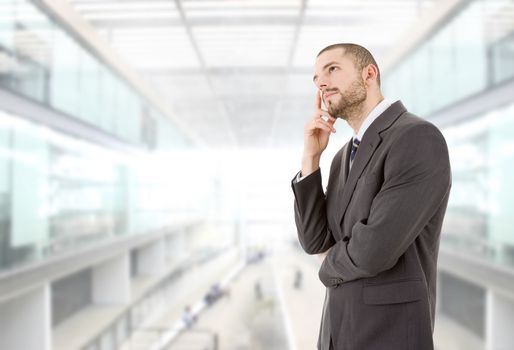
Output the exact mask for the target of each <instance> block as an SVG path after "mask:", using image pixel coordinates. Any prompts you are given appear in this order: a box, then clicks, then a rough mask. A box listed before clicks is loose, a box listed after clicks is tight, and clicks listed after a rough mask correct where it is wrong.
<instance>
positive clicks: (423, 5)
mask: <svg viewBox="0 0 514 350" xmlns="http://www.w3.org/2000/svg"><path fill="white" fill-rule="evenodd" d="M338 42H355V43H359V44H361V45H363V46H365V47H367V48H369V49H370V51H371V52H372V53H373V54H374V56H375V58H376V59H377V61H378V63H379V66H380V69H381V72H382V88H383V92H384V95H385V97H386V98H387V99H389V100H391V101H395V100H397V99H400V100H402V102H403V103H404V104H405V105H406V107H407V108H408V109H409V110H410V111H411V112H413V113H415V114H418V115H420V116H422V117H424V118H426V119H428V120H430V121H431V122H433V123H434V124H436V125H437V126H438V127H439V128H440V129H441V130H442V131H443V133H444V135H445V137H446V139H447V142H448V145H449V149H450V155H451V165H452V170H453V186H452V192H451V197H450V204H449V208H448V211H447V215H446V218H445V223H444V226H443V232H442V238H441V246H440V254H439V264H438V304H437V320H436V328H435V333H434V339H435V346H436V349H437V350H475V349H477V350H509V349H513V348H514V345H513V344H514V228H513V226H514V225H513V221H512V220H513V215H514V199H513V198H514V181H513V180H512V178H511V176H512V174H513V173H514V1H512V0H380V1H378V0H337V1H336V0H0V349H2V350H50V349H54V350H72V349H78V350H107V349H109V350H110V349H127V350H129V349H134V350H135V349H182V350H188V349H190V350H204V349H222V350H246V349H252V350H254V349H255V350H258V349H277V350H278V349H280V350H284V349H287V350H303V349H314V348H315V346H316V340H317V335H318V330H319V322H320V318H321V308H322V304H323V298H324V287H323V286H322V284H321V282H320V281H319V280H318V278H317V270H318V267H319V265H320V259H319V257H316V256H309V255H307V254H305V253H304V252H303V251H302V250H301V249H300V247H299V245H298V243H297V239H296V228H295V225H294V219H293V194H292V191H291V188H290V181H291V179H292V178H293V176H294V175H295V174H296V172H297V171H298V170H299V168H300V164H301V154H302V147H303V126H304V123H305V121H306V120H307V119H309V118H310V117H311V115H312V112H313V108H314V94H315V93H316V89H315V86H314V85H313V83H312V73H313V64H314V60H315V56H316V54H317V53H318V52H319V50H320V49H322V48H323V47H325V46H327V45H329V44H332V43H338ZM336 127H337V134H334V135H333V136H332V137H331V140H330V144H329V147H328V149H327V150H326V151H325V153H324V155H323V158H322V163H321V169H322V173H323V174H324V181H326V178H327V176H328V169H329V165H330V161H331V158H332V156H333V155H334V154H335V153H336V152H337V150H338V149H339V148H340V147H341V146H342V145H343V144H344V143H345V142H347V140H349V139H350V137H351V135H352V133H351V130H350V128H349V127H348V126H347V125H346V124H345V123H344V122H343V121H338V123H337V124H336ZM392 321H393V320H392Z"/></svg>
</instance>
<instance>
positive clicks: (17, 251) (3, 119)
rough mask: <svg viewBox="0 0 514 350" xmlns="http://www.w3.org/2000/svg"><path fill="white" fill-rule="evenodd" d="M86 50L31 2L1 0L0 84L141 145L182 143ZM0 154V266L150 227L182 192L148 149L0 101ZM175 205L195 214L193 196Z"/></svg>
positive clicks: (167, 147)
mask: <svg viewBox="0 0 514 350" xmlns="http://www.w3.org/2000/svg"><path fill="white" fill-rule="evenodd" d="M92 52H93V50H91V49H90V48H88V47H86V46H85V45H83V44H82V43H81V41H80V40H78V38H77V37H75V36H73V34H70V33H69V32H68V31H67V30H65V28H63V27H62V26H61V24H60V23H58V22H56V21H55V20H54V19H53V18H52V17H51V16H49V15H47V14H46V13H45V12H44V11H43V9H42V8H39V6H38V4H37V2H33V1H28V0H0V89H5V90H8V91H10V92H13V93H16V94H18V95H21V96H23V97H25V98H27V99H30V100H33V101H36V102H38V103H40V104H42V105H44V106H46V107H48V108H50V109H53V110H55V111H57V112H59V113H63V114H65V115H67V116H69V118H72V119H75V120H76V121H77V122H78V123H81V124H82V123H86V124H88V125H89V126H92V127H94V128H98V129H100V130H102V131H104V132H105V133H106V134H108V135H111V136H112V138H113V139H114V140H122V141H124V142H126V143H127V144H131V145H136V146H139V147H141V148H142V149H150V150H153V151H159V152H162V151H171V150H177V149H184V148H185V147H188V146H190V145H191V142H190V140H189V139H188V137H187V136H185V135H184V134H183V133H182V132H181V131H180V130H178V128H177V126H176V125H175V124H174V123H173V122H172V121H171V120H170V119H168V118H167V117H165V116H164V115H163V114H162V113H160V112H159V111H158V110H157V109H156V108H155V107H154V106H153V105H151V104H149V103H148V102H147V100H145V99H144V98H143V97H142V96H141V95H140V94H139V93H138V92H137V91H135V89H134V88H133V87H132V86H131V85H129V84H128V83H127V82H126V81H125V80H123V79H122V78H121V77H120V76H119V75H118V74H117V73H116V72H115V71H114V70H113V69H112V68H111V67H110V66H107V65H106V64H105V63H104V62H103V61H102V60H101V59H100V58H99V57H97V56H95V55H94V54H93V53H92ZM5 107H6V108H7V107H8V106H5ZM0 155H1V157H0V271H1V270H4V269H9V268H13V267H16V266H19V265H21V264H25V263H27V262H34V261H40V260H42V259H45V258H46V257H49V256H52V255H55V254H59V253H62V252H66V251H68V252H69V251H70V249H75V248H79V247H83V246H84V245H86V244H89V243H91V242H98V241H99V240H102V239H106V238H108V237H113V236H118V235H126V234H139V233H145V232H148V231H151V230H155V229H158V228H160V227H162V226H164V225H167V224H169V223H170V220H171V218H172V217H176V216H177V215H176V214H175V213H174V209H175V208H177V207H179V206H180V205H179V204H178V203H180V201H181V200H182V199H183V197H182V196H183V194H184V193H185V192H184V190H182V191H176V188H175V187H173V186H172V185H170V184H169V183H170V182H173V176H174V175H173V174H172V173H171V171H172V170H171V169H170V168H169V167H167V166H162V164H160V163H159V164H157V163H158V161H157V160H155V159H150V160H149V159H148V158H151V157H150V156H149V155H148V154H146V155H144V154H142V153H141V154H127V153H126V151H117V150H115V149H108V148H106V147H102V146H99V145H96V144H93V143H90V142H86V141H84V140H81V139H77V138H75V137H71V136H67V135H65V134H63V133H60V132H57V131H55V130H51V129H49V128H47V127H45V126H44V125H39V124H36V123H32V122H29V121H27V120H24V119H23V116H22V115H12V114H10V113H7V112H4V111H3V110H2V106H0ZM172 157H173V156H171V157H170V159H172ZM142 164H144V165H142ZM143 167H144V169H143V170H142V169H140V168H143ZM157 168H159V170H158V171H156V169H157ZM176 177H177V179H178V180H179V181H180V180H182V179H183V177H182V176H180V175H178V176H176ZM185 183H187V182H185ZM181 184H182V185H183V184H184V182H181ZM177 186H178V185H177ZM184 207H186V209H185V210H183V211H182V212H181V214H183V213H184V212H186V213H188V214H191V215H194V214H195V210H196V209H190V207H194V205H191V206H188V205H187V204H186V205H185V206H184V205H182V208H184ZM196 208H198V206H197V207H196Z"/></svg>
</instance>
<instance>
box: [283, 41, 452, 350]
mask: <svg viewBox="0 0 514 350" xmlns="http://www.w3.org/2000/svg"><path fill="white" fill-rule="evenodd" d="M314 70H315V75H314V83H315V85H316V87H317V92H316V98H315V101H316V102H315V111H314V113H313V116H312V118H311V119H310V120H309V121H307V123H306V124H305V127H304V150H303V157H302V166H301V171H300V172H299V173H298V174H297V175H296V176H295V178H294V179H293V180H292V184H291V186H292V189H293V192H294V196H295V204H294V211H295V222H296V226H297V231H298V238H299V241H300V244H301V245H302V247H303V249H304V250H305V251H306V252H307V253H309V254H321V253H323V254H324V259H323V262H322V264H321V267H320V270H319V278H320V280H321V282H322V283H323V284H324V285H325V286H326V287H327V290H326V296H325V303H324V306H323V316H322V320H321V326H320V334H319V339H318V349H321V350H329V349H337V350H371V349H373V350H377V349H383V350H393V349H394V350H403V349H415V350H432V349H433V348H434V346H433V340H432V335H433V329H434V316H435V315H434V313H435V301H436V266H437V256H438V251H439V240H440V232H441V225H442V221H443V217H444V214H445V211H446V207H447V202H448V196H449V191H450V186H451V172H450V163H449V157H448V149H447V145H446V142H445V140H444V138H443V136H442V134H441V132H440V131H439V130H438V129H437V128H436V127H435V126H434V125H432V124H431V123H429V122H427V121H426V120H423V119H421V118H419V117H417V116H415V115H413V114H412V113H410V112H408V111H407V110H406V108H405V107H404V105H403V104H402V102H400V101H396V102H394V103H391V102H389V101H388V100H386V99H384V97H383V96H382V93H381V90H380V71H379V68H378V65H377V63H376V62H375V59H374V58H373V56H372V55H371V53H370V52H369V51H368V50H367V49H365V48H364V47H362V46H359V45H355V44H335V45H331V46H328V47H326V48H325V49H323V50H322V51H321V52H320V53H319V54H318V56H317V58H316V63H315V68H314ZM322 104H324V105H325V106H326V107H327V110H324V109H323V108H322ZM338 119H343V120H345V121H346V122H347V123H348V124H349V126H350V127H351V128H352V130H353V133H354V135H353V137H352V139H351V140H350V141H349V142H347V143H346V144H345V145H344V146H343V147H342V148H341V149H340V150H339V151H338V152H337V154H336V155H335V156H334V158H333V160H332V164H331V167H330V173H329V177H328V184H327V188H326V190H325V191H323V187H322V181H321V170H320V168H319V161H320V158H321V155H322V153H323V151H324V150H325V149H326V147H327V145H328V142H329V138H330V136H331V134H332V133H334V132H335V131H336V130H335V128H334V124H335V123H336V121H337V120H338Z"/></svg>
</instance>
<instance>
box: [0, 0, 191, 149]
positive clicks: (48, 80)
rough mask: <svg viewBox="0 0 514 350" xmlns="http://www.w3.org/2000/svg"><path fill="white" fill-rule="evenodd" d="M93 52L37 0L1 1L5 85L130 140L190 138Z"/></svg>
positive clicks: (0, 79) (0, 58)
mask: <svg viewBox="0 0 514 350" xmlns="http://www.w3.org/2000/svg"><path fill="white" fill-rule="evenodd" d="M92 52H94V51H93V50H91V49H89V48H88V47H86V45H85V44H83V43H82V42H81V41H80V40H79V39H78V38H76V37H74V36H73V34H72V33H69V32H67V31H66V30H65V29H64V27H63V26H62V25H61V24H60V23H59V22H56V21H55V20H53V19H52V18H51V17H50V16H49V15H47V14H46V13H45V12H44V10H43V9H41V8H39V6H38V4H37V2H33V1H30V0H0V87H1V88H4V89H8V90H10V91H13V92H15V93H17V94H20V95H23V96H25V97H27V98H30V99H33V100H36V101H38V102H40V103H43V104H45V105H46V106H48V107H51V108H53V109H55V110H58V111H60V112H63V113H65V114H67V115H69V116H71V117H73V118H77V119H79V120H81V121H83V122H86V123H89V124H91V125H94V126H96V127H98V128H100V129H102V130H104V131H106V132H108V133H110V134H112V135H115V136H117V137H119V138H121V139H123V140H125V141H127V142H130V143H132V144H137V145H144V146H146V147H149V148H152V149H153V148H154V147H156V146H158V145H162V144H168V143H169V141H168V140H169V139H172V140H173V145H180V146H183V145H184V144H185V145H187V144H188V143H189V141H188V140H187V137H185V136H184V135H182V133H181V132H179V131H178V130H177V127H176V125H175V124H174V123H173V122H172V121H171V120H169V119H167V118H166V117H165V116H164V115H163V114H162V113H160V112H159V111H158V110H157V109H156V108H155V107H154V106H152V105H150V104H149V103H147V102H146V100H145V99H144V98H143V97H142V96H141V95H139V94H138V93H137V92H136V91H135V90H134V89H133V88H132V87H131V86H130V85H129V84H128V83H127V82H126V81H125V80H123V79H122V78H121V77H120V76H119V75H118V74H117V73H116V72H115V71H114V70H113V69H111V67H109V66H108V65H106V64H105V63H104V62H103V61H102V60H101V59H100V58H98V57H96V56H95V55H94V54H92ZM160 129H162V130H161V131H159V133H157V130H160ZM157 137H160V138H161V140H158V139H157Z"/></svg>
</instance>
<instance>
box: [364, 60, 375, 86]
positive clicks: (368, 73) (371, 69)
mask: <svg viewBox="0 0 514 350" xmlns="http://www.w3.org/2000/svg"><path fill="white" fill-rule="evenodd" d="M377 75H378V69H377V67H376V66H375V65H374V64H368V65H367V66H366V67H364V68H363V69H362V80H364V82H366V84H368V85H370V84H371V83H372V82H373V81H375V82H376V81H377Z"/></svg>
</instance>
